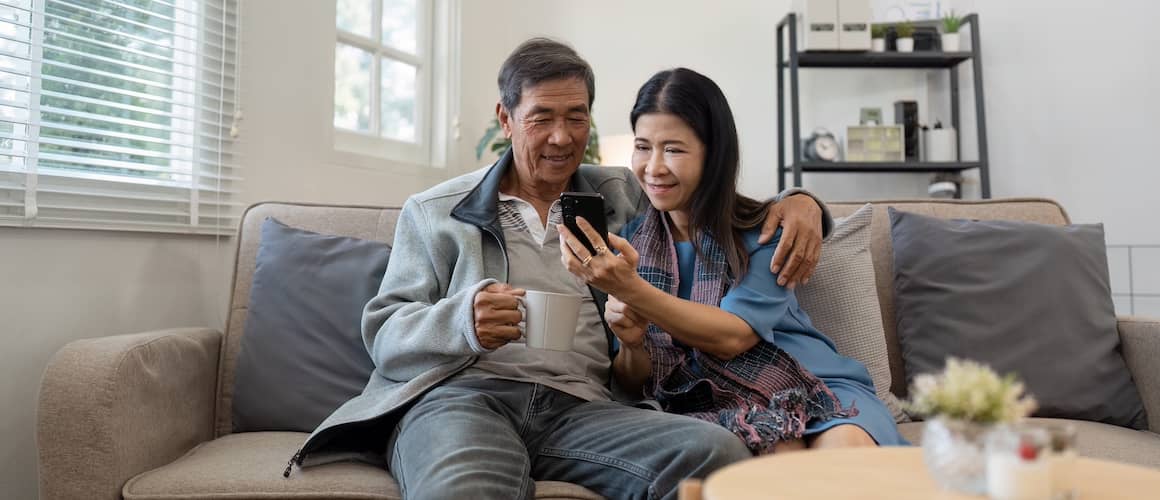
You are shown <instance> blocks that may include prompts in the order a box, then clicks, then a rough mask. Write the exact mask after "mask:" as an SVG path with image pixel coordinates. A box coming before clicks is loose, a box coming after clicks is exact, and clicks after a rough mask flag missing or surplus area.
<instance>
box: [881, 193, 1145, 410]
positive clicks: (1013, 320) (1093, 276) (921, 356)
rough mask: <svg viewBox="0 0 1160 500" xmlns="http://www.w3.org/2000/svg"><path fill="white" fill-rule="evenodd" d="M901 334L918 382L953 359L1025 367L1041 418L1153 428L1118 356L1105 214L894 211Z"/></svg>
mask: <svg viewBox="0 0 1160 500" xmlns="http://www.w3.org/2000/svg"><path fill="white" fill-rule="evenodd" d="M890 220H891V223H892V230H891V233H892V236H893V238H892V239H893V241H892V243H893V245H894V304H895V308H896V311H897V312H898V318H899V321H898V340H899V343H900V344H901V345H902V357H903V359H904V361H905V363H906V371H907V374H908V375H910V377H911V380H913V378H914V377H915V376H917V375H920V374H923V373H935V372H939V371H942V369H943V367H944V365H945V364H946V359H947V358H948V357H957V358H963V359H970V360H975V361H980V362H983V363H984V364H987V365H989V366H991V367H992V368H994V369H995V371H996V372H998V373H1004V374H1007V373H1013V374H1016V375H1017V376H1018V377H1019V378H1020V379H1021V380H1022V381H1023V382H1024V383H1025V384H1026V387H1027V391H1028V392H1029V393H1030V394H1032V395H1033V396H1035V399H1036V401H1037V402H1038V403H1039V408H1038V409H1037V410H1036V412H1035V413H1034V415H1036V416H1039V417H1055V418H1071V419H1077V420H1090V421H1094V422H1103V423H1106V424H1112V425H1119V426H1123V427H1131V428H1133V429H1146V428H1147V416H1146V414H1145V412H1144V406H1143V404H1142V402H1141V401H1140V394H1139V392H1137V390H1136V385H1135V384H1134V383H1133V382H1132V374H1131V373H1130V372H1129V371H1128V366H1127V364H1125V362H1124V358H1123V356H1121V355H1120V350H1121V345H1120V337H1119V333H1118V332H1117V330H1116V313H1115V309H1114V307H1113V306H1112V292H1111V285H1110V284H1109V280H1108V260H1107V252H1106V248H1107V246H1106V245H1105V243H1104V228H1103V225H1101V224H1070V225H1066V226H1056V225H1050V224H1035V223H1029V222H1022V221H993V220H964V219H954V220H947V219H940V218H937V217H926V216H922V215H916V214H913V213H908V212H902V211H894V210H891V211H890Z"/></svg>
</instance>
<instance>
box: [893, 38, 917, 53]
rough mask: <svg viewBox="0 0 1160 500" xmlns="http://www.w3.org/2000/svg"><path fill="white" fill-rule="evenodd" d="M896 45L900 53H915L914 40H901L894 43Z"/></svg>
mask: <svg viewBox="0 0 1160 500" xmlns="http://www.w3.org/2000/svg"><path fill="white" fill-rule="evenodd" d="M894 44H895V45H896V46H897V47H898V51H899V52H914V39H913V38H899V39H897V40H895V41H894Z"/></svg>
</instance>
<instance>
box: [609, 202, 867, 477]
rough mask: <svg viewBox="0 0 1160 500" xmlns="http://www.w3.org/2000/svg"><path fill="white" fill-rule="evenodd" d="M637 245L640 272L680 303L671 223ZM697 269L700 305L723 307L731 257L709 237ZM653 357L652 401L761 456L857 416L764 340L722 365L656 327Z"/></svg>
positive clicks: (658, 225) (649, 220)
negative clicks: (809, 428) (722, 431)
mask: <svg viewBox="0 0 1160 500" xmlns="http://www.w3.org/2000/svg"><path fill="white" fill-rule="evenodd" d="M644 217H645V219H644V220H643V221H642V222H641V225H640V228H639V229H638V230H637V231H636V232H635V233H634V234H633V235H632V239H631V243H632V246H633V248H635V249H636V250H637V251H638V252H639V253H640V261H639V263H638V265H637V272H638V273H639V274H640V275H641V277H643V278H644V279H645V280H646V281H648V282H649V283H651V284H652V285H653V286H655V287H657V288H658V289H660V290H662V291H665V292H667V293H669V294H672V295H677V278H678V276H679V275H678V271H677V265H678V263H677V255H676V249H675V246H674V244H673V240H672V235H671V234H670V233H669V230H668V225H667V224H666V222H665V215H664V214H662V213H661V212H659V211H658V210H656V209H655V208H650V209H649V210H648V212H647V213H646V214H645V215H644ZM699 243H700V246H699V250H700V254H699V255H698V259H697V262H696V264H695V265H694V273H693V274H694V276H695V278H694V282H693V290H692V294H691V296H690V297H689V298H690V300H692V301H693V302H697V303H700V304H708V305H713V306H717V305H720V304H721V299H722V298H723V297H724V296H725V293H726V292H727V291H728V288H729V285H728V282H727V279H728V264H727V262H726V260H725V252H724V250H723V249H722V248H721V246H720V245H718V244H717V243H716V242H715V241H714V240H713V238H712V237H711V236H709V235H708V234H701V235H700V241H699ZM646 335H647V341H646V342H645V346H646V349H647V350H648V352H649V354H650V356H651V358H652V375H651V376H650V377H649V380H648V381H647V382H646V383H645V396H647V397H651V398H653V399H656V400H657V401H658V402H659V403H660V404H661V407H662V408H663V409H664V410H665V411H668V412H672V413H680V414H685V415H688V416H691V417H695V418H698V419H701V420H706V421H709V422H714V423H717V424H720V425H722V426H724V427H725V428H726V429H729V430H730V431H731V432H733V433H734V434H736V435H737V436H738V437H740V438H741V440H742V441H744V442H745V445H746V446H747V447H748V448H749V450H750V451H751V452H753V453H754V454H755V455H761V454H766V453H771V452H773V448H774V445H776V444H777V443H778V442H781V441H785V440H793V439H797V438H801V437H802V436H803V434H804V433H805V430H806V425H807V424H808V423H809V422H810V421H812V420H815V419H817V420H821V421H826V420H830V419H832V418H842V417H848V416H853V415H856V414H857V412H858V411H857V409H855V408H853V407H851V408H849V409H846V410H843V409H842V408H841V406H840V403H839V402H838V398H837V397H835V396H834V394H833V393H832V392H830V390H829V388H827V387H826V385H825V383H824V382H822V381H821V379H819V378H817V377H816V376H814V375H813V374H812V373H810V372H809V371H807V370H806V369H805V368H802V366H801V365H800V364H798V362H797V360H796V359H794V358H793V357H792V356H790V355H789V353H787V352H785V351H784V350H782V349H781V348H780V347H778V346H776V345H774V344H772V343H770V342H766V341H764V340H762V341H761V342H758V344H757V345H756V346H754V347H753V348H752V349H750V350H748V351H746V352H744V353H742V354H740V355H738V356H736V357H734V358H733V359H731V360H729V361H722V360H719V359H717V358H715V357H713V356H711V355H708V354H705V353H703V352H700V351H698V350H697V349H694V348H692V347H689V346H686V345H684V344H682V343H681V342H680V341H678V340H676V339H673V338H672V337H671V336H670V335H669V334H668V333H667V332H665V331H664V330H662V329H660V328H659V327H658V326H657V325H656V324H651V323H650V324H649V326H648V333H647V334H646Z"/></svg>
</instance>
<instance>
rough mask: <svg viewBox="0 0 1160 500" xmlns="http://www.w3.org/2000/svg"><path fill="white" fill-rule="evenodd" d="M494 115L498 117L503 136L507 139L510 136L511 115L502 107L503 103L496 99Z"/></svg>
mask: <svg viewBox="0 0 1160 500" xmlns="http://www.w3.org/2000/svg"><path fill="white" fill-rule="evenodd" d="M495 116H496V117H497V118H499V127H500V128H501V129H503V136H504V137H507V138H508V139H511V138H512V115H511V114H510V113H508V110H507V108H505V107H503V103H502V102H499V101H496V103H495Z"/></svg>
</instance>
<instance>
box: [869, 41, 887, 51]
mask: <svg viewBox="0 0 1160 500" xmlns="http://www.w3.org/2000/svg"><path fill="white" fill-rule="evenodd" d="M870 52H886V39H885V38H871V39H870Z"/></svg>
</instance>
